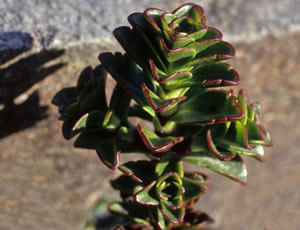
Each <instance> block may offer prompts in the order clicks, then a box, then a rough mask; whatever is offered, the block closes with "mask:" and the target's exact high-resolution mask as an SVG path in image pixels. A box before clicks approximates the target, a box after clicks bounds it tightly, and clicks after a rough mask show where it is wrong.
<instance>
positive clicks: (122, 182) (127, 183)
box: [111, 175, 143, 197]
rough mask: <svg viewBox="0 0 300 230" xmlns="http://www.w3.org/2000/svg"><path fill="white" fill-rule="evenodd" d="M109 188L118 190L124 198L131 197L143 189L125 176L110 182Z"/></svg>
mask: <svg viewBox="0 0 300 230" xmlns="http://www.w3.org/2000/svg"><path fill="white" fill-rule="evenodd" d="M111 186H112V187H113V188H114V189H116V190H119V191H120V193H121V194H122V195H123V196H125V197H129V196H133V195H134V194H135V193H136V192H137V191H139V190H141V189H142V188H143V187H142V186H141V184H140V183H139V182H137V181H135V180H133V178H132V177H130V176H127V175H121V176H119V177H118V178H116V179H114V180H113V181H111Z"/></svg>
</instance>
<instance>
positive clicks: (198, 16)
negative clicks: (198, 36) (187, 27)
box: [173, 3, 206, 24]
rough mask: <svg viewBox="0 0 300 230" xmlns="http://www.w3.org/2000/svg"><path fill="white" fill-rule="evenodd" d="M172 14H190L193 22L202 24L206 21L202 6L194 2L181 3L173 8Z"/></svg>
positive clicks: (180, 15) (179, 15) (178, 15)
mask: <svg viewBox="0 0 300 230" xmlns="http://www.w3.org/2000/svg"><path fill="white" fill-rule="evenodd" d="M173 14H174V15H176V16H177V17H182V16H190V17H191V18H192V19H193V21H194V22H200V23H203V24H205V23H206V18H205V16H204V11H203V9H202V7H200V6H199V5H196V4H194V3H186V4H183V5H182V6H180V7H178V8H177V9H176V10H174V11H173Z"/></svg>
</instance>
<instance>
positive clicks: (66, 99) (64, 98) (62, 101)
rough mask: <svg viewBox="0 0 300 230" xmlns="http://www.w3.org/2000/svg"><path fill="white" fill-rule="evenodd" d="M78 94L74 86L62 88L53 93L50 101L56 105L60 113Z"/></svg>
mask: <svg viewBox="0 0 300 230" xmlns="http://www.w3.org/2000/svg"><path fill="white" fill-rule="evenodd" d="M77 96H78V91H77V89H76V88H75V87H69V88H64V89H62V90H61V91H59V92H58V93H56V94H55V96H54V97H53V99H52V101H51V103H52V104H54V105H56V106H58V109H59V112H60V113H62V112H63V111H64V109H65V108H66V107H68V106H69V105H70V104H73V103H74V102H75V101H76V99H77Z"/></svg>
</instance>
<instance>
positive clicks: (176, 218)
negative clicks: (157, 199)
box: [160, 203, 184, 224]
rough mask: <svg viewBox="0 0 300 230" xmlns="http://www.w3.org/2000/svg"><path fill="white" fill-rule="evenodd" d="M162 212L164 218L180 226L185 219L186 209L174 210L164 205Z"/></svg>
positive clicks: (162, 205)
mask: <svg viewBox="0 0 300 230" xmlns="http://www.w3.org/2000/svg"><path fill="white" fill-rule="evenodd" d="M160 211H161V213H162V214H163V216H164V217H165V218H166V219H167V220H168V221H170V222H171V223H173V224H179V223H180V222H181V221H182V220H183V217H184V208H183V207H180V208H179V209H176V210H174V209H172V208H169V207H168V206H167V205H165V204H163V203H162V204H161V209H160Z"/></svg>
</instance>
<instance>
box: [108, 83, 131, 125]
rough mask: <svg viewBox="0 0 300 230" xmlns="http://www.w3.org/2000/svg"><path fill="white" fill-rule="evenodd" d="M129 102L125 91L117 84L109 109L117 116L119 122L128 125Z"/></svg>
mask: <svg viewBox="0 0 300 230" xmlns="http://www.w3.org/2000/svg"><path fill="white" fill-rule="evenodd" d="M130 100H131V98H130V96H129V95H128V94H127V93H126V91H125V90H124V89H123V88H122V87H121V86H120V85H119V84H117V85H116V87H115V88H114V91H113V94H112V97H111V100H110V106H109V108H110V110H112V111H113V112H114V113H115V114H117V115H118V117H119V118H120V119H121V121H122V122H123V123H125V124H127V123H128V110H129V104H130Z"/></svg>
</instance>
